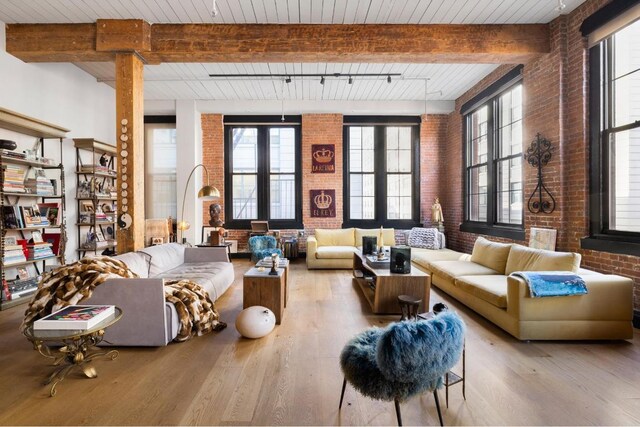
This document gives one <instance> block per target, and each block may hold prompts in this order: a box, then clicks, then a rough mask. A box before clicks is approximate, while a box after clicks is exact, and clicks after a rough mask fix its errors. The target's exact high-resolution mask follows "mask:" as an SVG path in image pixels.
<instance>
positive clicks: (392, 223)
mask: <svg viewBox="0 0 640 427" xmlns="http://www.w3.org/2000/svg"><path fill="white" fill-rule="evenodd" d="M380 226H382V227H384V228H394V229H398V230H409V229H411V228H413V227H422V224H421V223H420V222H418V221H413V220H387V221H376V220H355V219H352V220H346V221H344V222H343V223H342V228H351V227H355V228H366V229H372V228H380Z"/></svg>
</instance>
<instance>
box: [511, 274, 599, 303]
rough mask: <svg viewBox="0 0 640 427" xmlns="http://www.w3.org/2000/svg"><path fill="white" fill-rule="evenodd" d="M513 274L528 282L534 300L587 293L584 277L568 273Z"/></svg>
mask: <svg viewBox="0 0 640 427" xmlns="http://www.w3.org/2000/svg"><path fill="white" fill-rule="evenodd" d="M512 274H513V275H514V276H519V277H522V278H523V279H524V281H525V282H527V285H529V292H531V296H532V297H533V298H540V297H560V296H567V295H584V294H586V293H587V285H586V284H585V283H584V280H583V279H582V277H580V276H578V275H577V274H573V273H571V272H568V271H544V272H537V271H517V272H515V273H512Z"/></svg>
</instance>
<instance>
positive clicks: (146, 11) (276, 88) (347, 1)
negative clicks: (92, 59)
mask: <svg viewBox="0 0 640 427" xmlns="http://www.w3.org/2000/svg"><path fill="white" fill-rule="evenodd" d="M583 1H584V0H564V3H565V4H566V8H565V9H564V10H563V11H562V13H569V12H570V11H572V10H573V9H575V8H576V7H577V6H578V5H580V4H581V3H582V2H583ZM212 3H213V1H212V0H136V1H127V0H0V21H3V22H5V23H77V22H95V20H96V19H100V18H104V19H135V18H138V19H145V20H147V21H149V22H151V23H201V22H204V23H281V24H290V23H318V24H319V23H324V24H329V23H333V24H374V23H378V24H502V23H547V22H549V21H551V20H553V19H555V18H556V17H557V16H558V15H559V13H560V12H559V11H558V10H557V7H558V0H217V1H216V4H217V8H218V10H219V13H218V15H217V16H216V17H215V18H213V17H212V16H211V8H212ZM76 65H77V66H79V67H80V68H82V69H83V70H85V71H87V72H88V73H90V74H91V75H93V76H95V77H96V78H97V79H98V80H99V81H103V82H105V83H106V84H109V85H110V86H115V83H114V78H115V73H114V65H113V64H112V63H78V64H76ZM496 67H497V65H495V64H399V63H393V64H391V63H389V64H363V63H352V64H349V63H346V64H338V63H214V64H199V63H189V64H161V65H147V66H145V99H148V100H161V99H215V100H275V99H282V97H284V99H287V100H315V101H317V100H376V101H379V100H424V99H425V79H429V81H428V92H429V95H428V96H427V99H429V100H454V99H456V98H458V97H459V96H460V95H462V94H463V93H464V92H465V91H466V90H468V89H469V88H470V87H472V86H473V85H474V84H475V83H477V82H478V81H479V80H480V79H482V78H483V77H484V76H486V75H487V74H488V73H490V72H491V71H492V70H494V69H495V68H496ZM336 72H339V73H343V74H349V73H401V74H402V75H403V78H402V79H393V80H392V82H391V83H390V84H388V83H387V82H386V80H385V79H384V78H382V79H364V78H361V79H358V78H355V79H354V82H353V84H351V85H349V84H348V83H347V81H346V79H342V80H336V79H334V78H327V79H326V82H325V84H324V85H320V83H319V79H317V78H315V79H309V78H307V79H301V78H294V79H293V81H292V82H291V83H290V84H284V85H283V84H282V83H281V82H280V81H273V80H256V79H253V80H238V79H222V80H220V79H216V80H213V79H210V78H209V77H208V75H209V74H254V73H261V74H262V73H277V74H281V73H284V74H286V73H295V74H300V73H314V74H316V73H327V74H331V73H336ZM283 86H284V87H283Z"/></svg>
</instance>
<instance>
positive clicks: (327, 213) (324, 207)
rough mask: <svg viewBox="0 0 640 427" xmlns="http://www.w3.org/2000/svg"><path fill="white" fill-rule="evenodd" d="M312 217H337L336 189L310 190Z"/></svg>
mask: <svg viewBox="0 0 640 427" xmlns="http://www.w3.org/2000/svg"><path fill="white" fill-rule="evenodd" d="M309 193H310V194H309V198H310V200H311V203H310V205H311V217H312V218H335V216H336V190H309Z"/></svg>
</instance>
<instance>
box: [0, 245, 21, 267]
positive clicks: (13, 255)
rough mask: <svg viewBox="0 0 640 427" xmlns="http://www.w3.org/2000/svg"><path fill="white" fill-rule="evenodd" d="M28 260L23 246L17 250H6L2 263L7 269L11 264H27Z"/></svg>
mask: <svg viewBox="0 0 640 427" xmlns="http://www.w3.org/2000/svg"><path fill="white" fill-rule="evenodd" d="M26 261H27V258H26V256H25V254H24V251H23V250H22V246H18V247H17V249H7V248H5V249H4V256H3V257H2V262H3V263H4V265H5V267H6V266H8V265H11V264H19V263H22V262H26Z"/></svg>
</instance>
